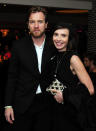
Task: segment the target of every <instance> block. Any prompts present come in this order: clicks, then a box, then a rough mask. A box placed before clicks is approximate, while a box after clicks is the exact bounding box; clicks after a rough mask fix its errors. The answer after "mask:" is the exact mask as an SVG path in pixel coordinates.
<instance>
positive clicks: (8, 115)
mask: <svg viewBox="0 0 96 131" xmlns="http://www.w3.org/2000/svg"><path fill="white" fill-rule="evenodd" d="M5 118H6V121H8V122H9V123H10V124H13V121H14V111H13V108H12V107H10V108H9V107H8V108H7V107H6V108H5Z"/></svg>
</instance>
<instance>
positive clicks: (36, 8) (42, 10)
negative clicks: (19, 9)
mask: <svg viewBox="0 0 96 131" xmlns="http://www.w3.org/2000/svg"><path fill="white" fill-rule="evenodd" d="M36 12H42V13H43V14H44V16H45V22H47V21H48V19H47V10H46V9H45V8H44V7H41V6H34V7H31V8H30V9H29V10H28V14H27V22H28V20H29V17H30V15H31V14H32V13H36Z"/></svg>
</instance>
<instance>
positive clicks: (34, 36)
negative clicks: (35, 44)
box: [30, 31, 45, 38]
mask: <svg viewBox="0 0 96 131" xmlns="http://www.w3.org/2000/svg"><path fill="white" fill-rule="evenodd" d="M30 34H31V35H32V37H33V38H41V37H42V36H43V35H44V34H45V31H43V32H42V33H41V34H40V35H38V36H36V35H34V34H33V33H32V32H30Z"/></svg>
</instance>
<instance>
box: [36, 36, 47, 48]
mask: <svg viewBox="0 0 96 131" xmlns="http://www.w3.org/2000/svg"><path fill="white" fill-rule="evenodd" d="M44 45H45V38H44V41H43V42H42V45H41V46H38V45H36V44H34V46H35V48H39V49H43V48H44Z"/></svg>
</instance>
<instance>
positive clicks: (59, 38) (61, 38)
mask: <svg viewBox="0 0 96 131" xmlns="http://www.w3.org/2000/svg"><path fill="white" fill-rule="evenodd" d="M68 40H69V29H67V28H62V29H57V30H56V31H54V34H53V42H54V45H55V47H56V48H57V49H58V51H66V49H67V45H68Z"/></svg>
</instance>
